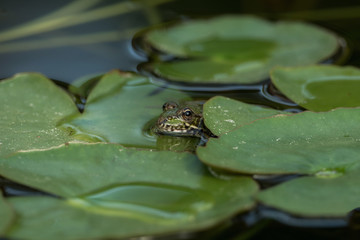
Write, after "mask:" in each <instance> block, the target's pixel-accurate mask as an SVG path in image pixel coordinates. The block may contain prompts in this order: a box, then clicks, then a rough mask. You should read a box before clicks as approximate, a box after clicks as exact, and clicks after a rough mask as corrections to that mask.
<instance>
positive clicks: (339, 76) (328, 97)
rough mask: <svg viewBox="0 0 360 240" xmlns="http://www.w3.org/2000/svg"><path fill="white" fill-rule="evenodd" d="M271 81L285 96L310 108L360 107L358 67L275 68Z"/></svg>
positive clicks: (316, 109) (359, 75)
mask: <svg viewBox="0 0 360 240" xmlns="http://www.w3.org/2000/svg"><path fill="white" fill-rule="evenodd" d="M271 80H272V82H273V83H274V84H275V86H276V87H277V88H278V89H279V90H280V91H281V92H282V93H283V94H285V95H286V96H287V97H288V98H290V99H291V100H293V101H294V102H296V103H297V104H299V105H300V106H302V107H304V108H307V109H309V110H312V111H328V110H331V109H334V108H337V107H357V106H360V94H359V89H360V69H359V68H355V67H349V66H348V67H339V66H321V65H318V66H308V67H297V68H282V67H278V68H275V69H274V70H273V71H272V72H271Z"/></svg>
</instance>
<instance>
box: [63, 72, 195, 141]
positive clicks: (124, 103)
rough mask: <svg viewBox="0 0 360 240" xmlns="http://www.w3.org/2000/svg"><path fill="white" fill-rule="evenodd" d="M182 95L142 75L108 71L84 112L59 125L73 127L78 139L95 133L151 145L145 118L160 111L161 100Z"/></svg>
mask: <svg viewBox="0 0 360 240" xmlns="http://www.w3.org/2000/svg"><path fill="white" fill-rule="evenodd" d="M186 98H189V97H188V96H187V95H186V94H184V93H182V92H179V91H175V90H169V89H164V88H160V87H157V86H155V85H152V84H150V82H149V80H148V79H147V78H145V77H142V76H139V75H136V74H132V73H124V72H112V73H109V74H106V75H105V76H104V77H103V78H102V79H101V80H100V82H99V83H98V84H97V85H96V86H95V88H93V90H92V91H91V93H90V95H89V96H88V99H87V103H86V105H85V110H84V112H83V113H82V114H77V115H75V116H72V117H70V118H68V119H67V121H64V122H63V127H65V128H70V129H73V131H74V132H75V134H74V136H73V137H74V138H77V139H80V140H82V139H87V138H88V136H90V137H91V136H96V137H97V138H98V140H99V141H105V142H113V143H121V144H124V145H127V146H138V147H139V146H140V147H155V145H156V138H155V137H152V136H150V135H149V133H147V131H148V130H149V129H150V127H151V126H149V121H150V120H152V119H155V118H156V117H158V116H159V115H160V113H161V112H162V110H161V106H162V105H163V104H164V103H165V102H167V101H169V100H180V99H186ZM150 125H151V124H150ZM146 128H147V129H146Z"/></svg>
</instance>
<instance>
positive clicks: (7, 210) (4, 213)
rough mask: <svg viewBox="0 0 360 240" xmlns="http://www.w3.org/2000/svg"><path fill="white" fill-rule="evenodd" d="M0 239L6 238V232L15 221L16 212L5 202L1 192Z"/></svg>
mask: <svg viewBox="0 0 360 240" xmlns="http://www.w3.org/2000/svg"><path fill="white" fill-rule="evenodd" d="M0 216H1V218H0V237H2V236H4V234H5V232H6V230H7V229H8V228H9V227H10V225H11V223H12V221H13V219H14V212H13V210H12V209H11V207H10V205H9V204H8V203H7V202H6V201H5V199H4V198H3V196H2V193H1V192H0Z"/></svg>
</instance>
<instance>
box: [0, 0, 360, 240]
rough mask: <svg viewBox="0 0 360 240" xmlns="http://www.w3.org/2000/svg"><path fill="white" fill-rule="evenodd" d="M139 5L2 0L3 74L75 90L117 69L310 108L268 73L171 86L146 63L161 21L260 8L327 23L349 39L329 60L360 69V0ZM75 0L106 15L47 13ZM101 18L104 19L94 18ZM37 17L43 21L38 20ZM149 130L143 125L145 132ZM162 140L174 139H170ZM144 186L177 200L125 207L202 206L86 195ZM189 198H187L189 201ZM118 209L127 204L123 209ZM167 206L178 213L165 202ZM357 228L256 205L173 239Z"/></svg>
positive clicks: (249, 99)
mask: <svg viewBox="0 0 360 240" xmlns="http://www.w3.org/2000/svg"><path fill="white" fill-rule="evenodd" d="M75 2H78V1H75ZM91 2H94V6H92V5H91V4H92V3H91ZM134 2H135V1H134ZM136 2H140V3H142V5H140V7H137V6H138V5H135V4H133V3H128V2H126V1H116V0H112V1H102V2H98V3H96V1H89V3H88V6H85V5H86V4H85V5H84V6H82V7H81V6H80V4H79V6H77V5H76V3H74V1H59V0H56V1H51V2H49V1H37V4H32V3H31V2H29V1H16V3H15V2H14V1H10V0H3V1H2V2H1V3H0V19H1V21H0V66H1V68H0V79H4V78H9V77H11V76H13V75H14V74H16V73H19V72H40V73H42V74H44V75H45V76H47V77H49V78H50V79H53V80H55V82H56V83H58V84H59V85H62V86H64V87H67V86H68V84H72V83H73V82H75V81H81V80H82V79H92V78H96V77H97V76H99V75H101V74H104V73H106V72H109V71H110V70H112V69H119V70H121V71H132V72H137V73H140V74H143V75H146V76H151V77H153V83H155V85H157V86H159V87H161V88H167V87H169V88H174V89H182V90H184V92H186V94H188V95H190V96H191V97H192V98H193V99H196V100H207V99H209V98H210V97H213V96H217V95H222V96H226V97H230V98H234V99H237V100H240V101H243V102H246V103H252V104H258V105H262V106H267V107H271V108H274V109H279V110H285V111H288V112H301V111H303V110H304V108H302V107H301V106H298V105H297V104H295V103H293V102H292V101H290V100H289V99H287V98H286V97H285V96H283V95H282V93H280V92H279V91H278V90H277V89H276V88H275V87H274V86H273V85H272V84H271V83H270V80H269V79H264V80H263V81H261V82H259V83H256V84H243V85H239V84H190V83H181V82H175V83H174V82H173V83H170V84H169V83H168V82H167V81H166V80H164V79H161V78H159V77H158V76H156V74H153V73H149V72H148V71H146V70H147V69H146V67H144V63H146V62H148V61H150V60H153V59H154V58H156V57H159V56H153V55H150V56H147V55H146V51H144V46H143V45H142V44H141V41H142V38H141V36H140V35H139V32H142V31H143V29H144V28H147V27H151V26H154V25H156V26H158V25H160V24H161V23H163V22H169V21H185V20H188V19H191V18H208V17H212V16H217V15H222V14H229V13H232V14H254V15H256V16H260V17H264V18H267V19H270V20H277V19H282V20H301V21H305V22H310V23H313V24H316V25H319V26H322V27H324V28H327V29H329V30H331V31H333V32H335V33H337V34H338V35H339V36H341V37H343V39H344V41H342V45H341V49H340V50H339V51H338V52H337V53H336V54H335V55H334V56H332V57H331V58H330V59H327V60H326V61H325V62H326V63H335V64H346V65H352V66H357V67H360V32H359V31H358V29H359V28H360V5H359V4H358V2H357V1H355V0H354V1H352V0H348V1H341V2H339V1H326V2H324V1H320V0H319V1H300V0H299V1H292V2H291V3H289V2H288V1H285V0H284V1H282V0H279V1H272V0H258V1H245V0H244V1H231V0H225V1H221V2H219V1H195V2H194V1H190V0H183V1H176V0H174V1H166V0H164V1H162V2H163V4H159V6H156V5H157V4H151V3H150V2H147V1H136ZM156 2H161V1H156ZM95 3H96V4H95ZM71 4H73V6H72V7H73V8H76V7H79V8H80V9H81V8H83V9H82V10H83V11H84V12H86V11H89V12H90V11H96V9H97V8H103V9H104V13H97V14H98V15H97V14H95V12H93V13H91V14H88V15H86V14H78V18H75V20H73V21H70V22H69V21H67V20H66V19H62V21H59V22H51V21H50V20H49V19H51V17H52V14H53V13H54V12H55V10H57V9H60V8H62V7H65V6H67V5H71ZM127 4H128V5H127ZM19 5H21V7H19ZM109 6H110V7H109ZM129 6H130V7H129ZM124 9H130V10H124ZM75 14H76V13H75ZM95 15H96V16H98V17H92V16H95ZM54 16H56V15H54ZM59 16H61V13H60V15H59ZM39 22H40V23H42V24H38V23H39ZM45 23H48V24H45ZM224 44H225V43H224ZM226 44H228V43H226ZM235 45H236V43H235ZM270 47H271V46H270ZM160 58H163V59H171V56H166V55H160ZM357 86H358V83H356V84H354V87H357ZM327 87H328V88H332V91H334V93H336V86H335V87H332V86H327ZM318 88H322V84H319V83H313V84H309V86H308V91H309V92H311V91H312V90H313V89H318ZM130 95H131V94H130ZM78 101H79V104H78V106H79V107H80V108H81V107H82V106H83V104H84V101H85V99H82V98H81V97H80V98H79V99H78ZM159 108H161V105H160V106H159ZM149 120H151V119H149ZM146 122H148V120H146V121H145V120H144V119H143V120H142V124H143V125H144V126H145V125H146ZM141 130H142V131H143V129H141ZM141 134H142V133H140V135H141ZM162 141H164V142H166V141H169V139H163V140H162ZM152 144H153V145H154V144H155V143H152ZM160 146H161V143H160ZM160 148H161V147H160ZM214 174H218V173H214ZM292 177H296V176H286V177H285V178H286V179H285V178H284V177H281V178H280V177H268V178H267V177H265V178H258V179H257V180H258V181H259V182H260V185H261V187H262V188H267V187H269V186H272V185H275V184H277V183H279V182H282V181H284V180H288V178H292ZM0 187H1V189H2V190H3V192H4V195H5V196H24V195H42V194H45V195H46V194H47V193H43V192H40V191H37V190H34V189H30V188H27V187H25V186H22V185H20V184H17V183H14V182H11V181H9V180H6V179H3V178H0ZM138 188H146V191H148V192H159V191H166V194H168V195H169V196H171V197H170V198H169V199H170V200H169V201H170V202H171V203H167V202H165V203H164V204H163V205H161V206H159V208H158V209H155V210H154V209H150V208H149V207H147V206H146V204H147V203H144V202H142V201H141V200H139V202H136V203H132V202H130V203H129V205H128V206H125V207H126V208H127V209H128V208H129V206H130V205H132V204H137V205H142V206H143V209H144V211H153V214H155V215H166V216H167V215H169V216H170V218H172V217H174V218H178V217H179V218H182V217H187V216H178V215H176V212H175V210H174V211H173V209H171V208H172V207H173V206H174V204H173V202H175V203H176V204H178V205H180V207H182V208H189V209H187V211H189V215H191V214H192V212H193V211H197V209H196V208H198V207H204V206H192V205H191V204H192V201H193V199H191V195H190V193H188V192H189V191H190V190H188V189H179V190H178V191H175V190H174V189H166V188H165V187H164V188H159V187H157V186H155V187H154V186H150V185H146V186H143V185H139V186H132V187H131V188H129V187H124V186H118V187H116V188H114V189H112V190H111V191H106V190H105V191H104V192H100V193H96V194H94V195H92V196H84V198H90V200H91V201H94V202H96V197H97V196H98V195H108V196H110V198H109V201H108V202H107V203H106V204H110V205H111V204H112V203H111V196H112V194H115V195H116V194H118V193H119V192H126V193H127V194H130V195H131V194H137V192H136V191H137V189H138ZM203 197H204V199H205V200H204V205H206V204H207V203H206V201H208V196H203ZM184 199H185V202H181V201H183V200H184ZM180 200H181V201H180ZM152 201H154V204H156V203H158V202H159V201H160V200H159V199H156V198H154V199H152ZM209 201H210V200H209ZM99 204H104V203H103V202H102V203H99ZM159 204H160V203H159ZM166 204H168V205H169V206H167V205H166ZM116 207H118V208H124V206H116ZM167 207H168V208H170V210H169V209H166V208H167ZM205 207H206V206H205ZM130 208H131V206H130ZM193 208H194V209H195V210H194V209H193ZM174 212H175V213H174ZM357 215H358V213H357V212H356V211H354V213H353V215H351V216H350V217H351V218H352V219H355V220H354V222H356V217H357ZM357 228H358V226H357ZM353 229H356V227H353V228H349V227H347V226H346V221H344V219H306V218H305V219H304V218H299V217H295V216H291V215H288V214H286V213H283V212H280V211H277V210H274V209H271V208H268V207H265V206H260V207H258V208H257V209H256V210H254V211H252V212H249V213H246V214H244V215H241V216H237V217H235V218H234V219H232V220H231V221H230V220H229V221H228V222H225V223H223V224H222V225H221V226H218V227H216V228H214V229H210V230H207V231H202V232H199V233H195V234H188V235H186V234H183V235H181V234H180V235H176V236H172V239H175V238H177V239H235V237H236V236H237V235H238V234H239V232H241V231H242V230H246V231H248V230H249V234H250V235H249V237H248V238H247V239H260V238H266V237H267V236H268V235H269V234H271V235H272V236H274V238H275V239H289V238H290V237H291V239H303V238H305V237H306V238H312V237H316V238H317V239H339V238H344V236H346V237H353V238H354V239H356V236H357V235H356V234H357V232H356V231H355V230H353ZM250 232H251V233H250ZM344 234H345V235H344ZM294 236H295V237H294ZM164 239H166V238H164Z"/></svg>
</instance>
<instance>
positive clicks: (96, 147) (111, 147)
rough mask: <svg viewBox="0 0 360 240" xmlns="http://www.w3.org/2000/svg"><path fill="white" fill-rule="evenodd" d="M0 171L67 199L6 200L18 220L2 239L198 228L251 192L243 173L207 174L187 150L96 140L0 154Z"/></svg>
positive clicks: (243, 206)
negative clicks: (139, 147) (224, 176)
mask: <svg viewBox="0 0 360 240" xmlns="http://www.w3.org/2000/svg"><path fill="white" fill-rule="evenodd" d="M0 169H1V170H0V171H1V173H4V175H5V176H6V177H7V178H9V179H13V180H16V181H17V182H20V183H23V184H26V185H28V186H32V187H34V188H38V189H41V190H44V191H48V192H50V193H54V194H57V195H60V196H63V197H66V198H67V200H66V201H62V200H58V199H52V198H47V197H42V198H40V197H38V198H26V197H22V198H13V199H11V203H12V204H13V206H14V208H15V211H16V212H17V213H18V214H19V220H18V221H17V225H16V228H15V229H13V230H12V232H11V235H10V237H14V238H20V239H23V238H29V239H49V236H50V235H52V236H55V237H58V238H59V239H69V238H74V237H77V238H85V239H89V238H97V237H99V238H100V237H102V238H103V237H131V236H139V235H149V234H163V233H168V232H175V231H185V230H187V231H189V230H195V229H202V228H205V227H209V226H212V225H214V224H216V223H218V222H220V221H222V220H224V219H226V218H228V217H230V216H233V215H235V214H237V213H239V212H242V211H244V210H247V209H249V208H251V207H252V206H253V204H254V202H253V200H252V199H251V197H252V196H253V195H254V194H255V193H256V192H257V190H258V186H257V184H256V183H255V182H254V181H253V180H252V179H251V178H248V177H236V176H234V177H229V178H228V179H217V178H215V177H213V176H212V175H211V174H210V173H209V171H208V170H207V168H206V166H204V165H203V164H202V163H201V162H200V161H198V160H197V158H196V156H195V155H193V154H190V153H175V152H168V151H151V150H136V149H126V148H124V147H122V146H120V145H115V144H103V143H99V144H70V145H65V146H62V147H59V148H56V149H51V150H47V151H34V152H26V153H24V152H20V153H17V154H14V155H13V156H11V157H10V158H6V159H1V161H0ZM30 206H31V207H30ZM35 216H37V217H35ZM54 221H56V224H54ZM91 226H96V228H94V227H91ZM55 233H59V234H55Z"/></svg>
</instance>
